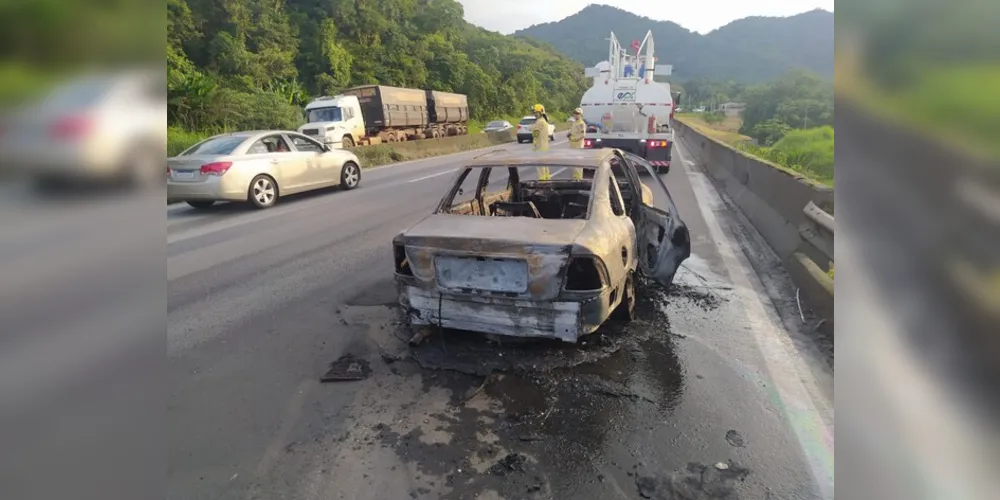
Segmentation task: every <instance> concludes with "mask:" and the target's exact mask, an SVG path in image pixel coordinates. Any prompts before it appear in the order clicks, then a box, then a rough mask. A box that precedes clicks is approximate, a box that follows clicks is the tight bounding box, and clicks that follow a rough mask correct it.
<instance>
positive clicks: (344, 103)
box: [299, 85, 469, 148]
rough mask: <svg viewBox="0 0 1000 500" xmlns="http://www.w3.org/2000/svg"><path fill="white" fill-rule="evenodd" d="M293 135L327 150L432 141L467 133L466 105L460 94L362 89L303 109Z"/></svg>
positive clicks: (325, 98) (376, 87)
mask: <svg viewBox="0 0 1000 500" xmlns="http://www.w3.org/2000/svg"><path fill="white" fill-rule="evenodd" d="M305 120H306V124H305V125H302V126H301V127H299V132H301V133H303V134H305V135H307V136H310V137H313V138H315V139H316V140H319V141H320V142H322V143H324V144H326V145H328V146H330V147H332V148H351V147H354V146H356V145H362V144H378V143H380V142H403V141H414V140H419V139H433V138H438V137H447V136H454V135H465V134H468V133H469V127H468V123H469V101H468V98H467V97H466V96H465V95H463V94H453V93H450V92H440V91H437V90H420V89H408V88H401V87H390V86H388V85H362V86H359V87H353V88H349V89H347V90H345V91H343V92H342V93H340V94H338V95H335V96H323V97H318V98H316V99H313V100H312V101H311V102H309V104H307V105H306V107H305Z"/></svg>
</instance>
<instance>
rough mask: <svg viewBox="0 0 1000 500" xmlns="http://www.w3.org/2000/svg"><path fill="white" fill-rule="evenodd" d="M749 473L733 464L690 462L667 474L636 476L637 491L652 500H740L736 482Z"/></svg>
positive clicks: (743, 478)
mask: <svg viewBox="0 0 1000 500" xmlns="http://www.w3.org/2000/svg"><path fill="white" fill-rule="evenodd" d="M749 474H750V471H749V470H748V469H744V468H742V467H739V466H737V465H736V464H734V463H732V462H731V461H730V462H728V463H727V462H720V463H718V464H715V465H705V464H699V463H689V464H688V465H687V467H685V468H683V469H680V470H675V471H672V472H670V473H667V474H655V475H637V476H636V481H635V484H636V489H637V490H638V491H639V495H640V496H641V497H642V498H648V499H651V500H737V499H738V498H739V497H738V496H737V494H736V489H735V486H736V483H737V482H742V481H743V480H745V479H746V477H747V476H748V475H749Z"/></svg>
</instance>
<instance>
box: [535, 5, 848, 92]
mask: <svg viewBox="0 0 1000 500" xmlns="http://www.w3.org/2000/svg"><path fill="white" fill-rule="evenodd" d="M650 30H651V31H652V32H653V39H654V40H655V41H656V49H657V51H656V55H657V57H658V58H659V59H660V60H661V61H662V62H663V63H664V64H673V65H674V77H675V79H677V80H681V81H684V80H688V79H691V78H710V79H718V80H734V81H736V82H740V83H760V82H764V81H769V80H773V79H775V78H778V77H780V76H781V75H783V74H785V73H786V72H788V71H789V70H793V69H806V70H809V71H811V72H814V73H817V74H819V75H821V76H824V77H827V78H831V79H832V78H833V52H834V50H833V13H831V12H826V11H823V10H814V11H811V12H806V13H804V14H799V15H797V16H791V17H785V18H766V17H748V18H746V19H740V20H738V21H734V22H732V23H730V24H728V25H726V26H723V27H721V28H719V29H717V30H715V31H713V32H711V33H709V34H707V35H699V34H698V33H694V32H691V31H688V30H687V29H685V28H683V27H681V26H679V25H677V24H676V23H673V22H670V21H654V20H652V19H649V18H646V17H640V16H637V15H635V14H632V13H631V12H627V11H624V10H621V9H618V8H615V7H610V6H607V5H590V6H588V7H586V8H584V9H583V10H581V11H580V12H578V13H576V14H574V15H572V16H570V17H567V18H566V19H563V20H561V21H557V22H552V23H545V24H539V25H535V26H532V27H530V28H527V29H524V30H521V31H518V32H516V33H515V35H518V36H524V37H530V38H535V39H538V40H544V41H546V42H548V43H551V44H552V45H554V46H555V47H556V49H558V50H560V51H562V52H563V53H565V54H567V55H568V56H570V57H572V58H574V59H576V60H578V61H580V62H582V63H584V64H586V65H587V66H592V65H593V64H595V63H597V62H598V61H602V60H604V59H607V54H608V42H607V41H606V40H605V38H607V36H608V33H609V32H611V31H613V32H614V33H615V35H616V36H617V37H618V38H619V40H621V41H622V42H623V43H624V44H626V45H627V44H628V43H629V42H630V41H631V40H633V39H642V37H643V36H645V34H646V32H647V31H650Z"/></svg>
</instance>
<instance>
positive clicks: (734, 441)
mask: <svg viewBox="0 0 1000 500" xmlns="http://www.w3.org/2000/svg"><path fill="white" fill-rule="evenodd" d="M726 442H727V443H729V445H730V446H735V447H736V448H742V447H743V436H741V435H740V433H739V432H736V431H734V430H730V431H729V432H726Z"/></svg>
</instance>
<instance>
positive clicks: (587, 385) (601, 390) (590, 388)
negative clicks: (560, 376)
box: [570, 374, 655, 403]
mask: <svg viewBox="0 0 1000 500" xmlns="http://www.w3.org/2000/svg"><path fill="white" fill-rule="evenodd" d="M570 384H571V387H573V388H574V389H578V390H580V391H583V392H589V393H591V394H597V395H599V396H607V397H612V398H626V399H630V400H632V401H645V402H647V403H655V401H653V400H652V399H649V398H647V397H645V396H642V395H640V394H636V393H635V392H633V391H631V390H629V389H628V388H627V387H625V386H624V385H621V384H617V383H615V382H611V381H609V380H605V379H603V378H600V377H598V376H596V375H590V374H585V375H579V376H577V377H575V378H573V380H572V381H570Z"/></svg>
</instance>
